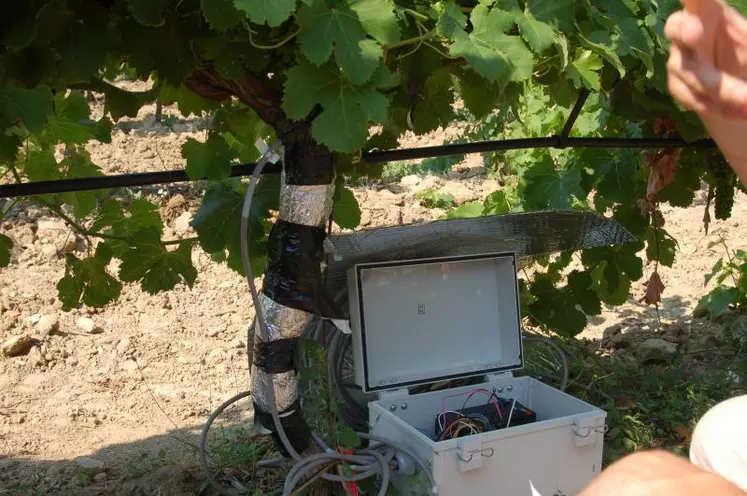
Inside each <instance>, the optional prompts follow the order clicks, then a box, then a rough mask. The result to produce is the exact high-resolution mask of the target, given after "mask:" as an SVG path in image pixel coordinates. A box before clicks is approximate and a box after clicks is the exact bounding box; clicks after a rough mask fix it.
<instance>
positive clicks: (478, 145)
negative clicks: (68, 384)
mask: <svg viewBox="0 0 747 496" xmlns="http://www.w3.org/2000/svg"><path fill="white" fill-rule="evenodd" d="M579 101H580V100H579ZM582 105H583V103H581V106H582ZM577 106H578V102H577ZM574 110H575V107H574ZM578 112H580V108H579V110H578ZM572 115H573V112H572V113H571V116H572ZM568 126H570V127H572V126H573V121H571V120H570V118H569V121H568V122H566V127H568ZM564 132H565V128H564ZM568 132H570V129H569V130H568ZM715 146H716V145H715V143H714V142H713V140H709V139H708V140H700V141H693V142H688V141H685V140H683V139H678V138H568V137H565V138H564V137H563V135H559V136H551V137H548V138H523V139H508V140H495V141H482V142H475V143H457V144H451V145H440V146H425V147H420V148H406V149H402V150H387V151H377V152H367V153H364V154H363V156H362V160H363V161H365V162H367V163H371V164H376V163H386V162H395V161H401V160H417V159H424V158H431V157H444V156H449V155H466V154H469V153H487V152H495V151H506V150H521V149H529V148H639V149H643V148H714V147H715ZM254 167H255V164H241V165H236V166H233V167H232V169H231V173H230V176H231V177H241V176H249V175H251V174H252V172H253V171H254ZM280 170H281V166H280V165H279V164H275V165H273V164H268V165H267V167H266V168H265V170H264V171H263V173H278V172H280ZM191 180H192V179H190V178H189V176H188V175H187V173H186V171H184V170H172V171H161V172H145V173H138V174H120V175H116V176H102V177H85V178H76V179H61V180H57V181H36V182H30V183H20V184H6V185H0V198H16V197H20V196H33V195H44V194H56V193H70V192H75V191H91V190H101V189H113V188H126V187H133V186H145V185H152V184H167V183H177V182H187V181H191Z"/></svg>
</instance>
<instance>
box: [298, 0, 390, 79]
mask: <svg viewBox="0 0 747 496" xmlns="http://www.w3.org/2000/svg"><path fill="white" fill-rule="evenodd" d="M296 22H297V23H298V25H299V26H301V33H300V34H299V35H298V41H299V43H300V44H301V50H302V51H303V53H304V55H306V57H307V58H308V59H309V61H310V62H311V63H312V64H314V65H317V66H318V65H321V64H323V63H324V62H326V61H327V60H329V57H330V56H331V55H332V52H333V51H334V52H335V60H336V61H337V65H339V66H340V68H341V69H342V70H343V73H344V74H345V76H346V77H347V78H348V79H350V81H352V82H353V83H354V84H357V85H361V84H364V83H365V82H366V81H368V80H369V79H371V76H373V74H374V72H375V71H376V68H377V66H378V65H379V60H380V59H381V57H382V55H383V51H382V49H381V47H380V46H379V45H378V44H377V43H376V42H375V41H373V40H369V39H366V32H365V30H364V29H363V26H362V25H361V22H360V21H359V19H358V15H357V13H356V12H355V11H353V10H352V9H351V8H350V7H349V6H336V7H333V8H330V7H328V6H327V4H326V3H325V1H324V0H315V1H314V3H312V4H311V5H304V6H302V7H301V8H300V9H299V11H298V14H297V15H296Z"/></svg>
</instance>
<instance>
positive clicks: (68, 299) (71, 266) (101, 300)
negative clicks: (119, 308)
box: [57, 243, 122, 312]
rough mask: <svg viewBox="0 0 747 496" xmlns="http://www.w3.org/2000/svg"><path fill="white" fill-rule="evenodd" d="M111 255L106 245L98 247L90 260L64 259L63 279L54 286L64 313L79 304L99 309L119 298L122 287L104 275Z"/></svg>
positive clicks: (112, 278) (68, 255)
mask: <svg viewBox="0 0 747 496" xmlns="http://www.w3.org/2000/svg"><path fill="white" fill-rule="evenodd" d="M112 255H113V253H112V250H111V247H109V245H108V244H107V243H100V244H99V245H98V247H97V248H96V252H95V254H94V255H93V256H91V257H88V258H84V259H82V260H81V259H79V258H77V257H76V256H75V255H73V254H71V253H68V254H67V255H66V261H65V275H64V276H63V278H62V279H60V281H59V282H58V283H57V293H58V297H59V299H60V301H61V302H62V309H63V310H64V311H66V312H67V311H69V310H72V309H73V308H79V307H80V306H81V305H82V304H83V305H87V306H89V307H94V308H100V307H103V306H105V305H106V304H108V303H110V302H112V301H114V300H116V299H117V298H119V295H120V293H121V292H122V283H121V282H119V281H118V280H116V279H115V278H114V277H112V276H111V275H110V274H109V273H108V272H107V271H106V266H107V265H108V264H109V262H110V261H111V259H112Z"/></svg>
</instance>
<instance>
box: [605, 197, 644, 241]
mask: <svg viewBox="0 0 747 496" xmlns="http://www.w3.org/2000/svg"><path fill="white" fill-rule="evenodd" d="M612 217H613V218H614V219H615V220H616V221H617V222H619V223H620V224H622V226H623V227H624V228H625V229H627V230H628V232H629V233H630V234H632V235H633V236H636V237H640V236H643V235H644V234H645V233H646V229H647V228H648V216H644V215H643V214H641V209H640V208H639V207H638V206H637V205H635V204H623V205H617V206H615V208H614V212H613V214H612Z"/></svg>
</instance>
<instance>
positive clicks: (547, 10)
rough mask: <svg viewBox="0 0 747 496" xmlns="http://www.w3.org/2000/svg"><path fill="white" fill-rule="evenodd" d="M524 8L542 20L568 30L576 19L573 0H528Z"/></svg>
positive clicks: (562, 29)
mask: <svg viewBox="0 0 747 496" xmlns="http://www.w3.org/2000/svg"><path fill="white" fill-rule="evenodd" d="M526 10H527V11H529V12H531V13H532V14H533V15H534V17H536V18H537V19H538V20H540V21H542V22H546V23H548V24H551V25H553V26H555V27H557V28H560V30H561V31H566V32H567V31H570V30H571V29H572V28H573V22H574V20H575V19H576V2H575V0H528V1H527V2H526Z"/></svg>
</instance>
